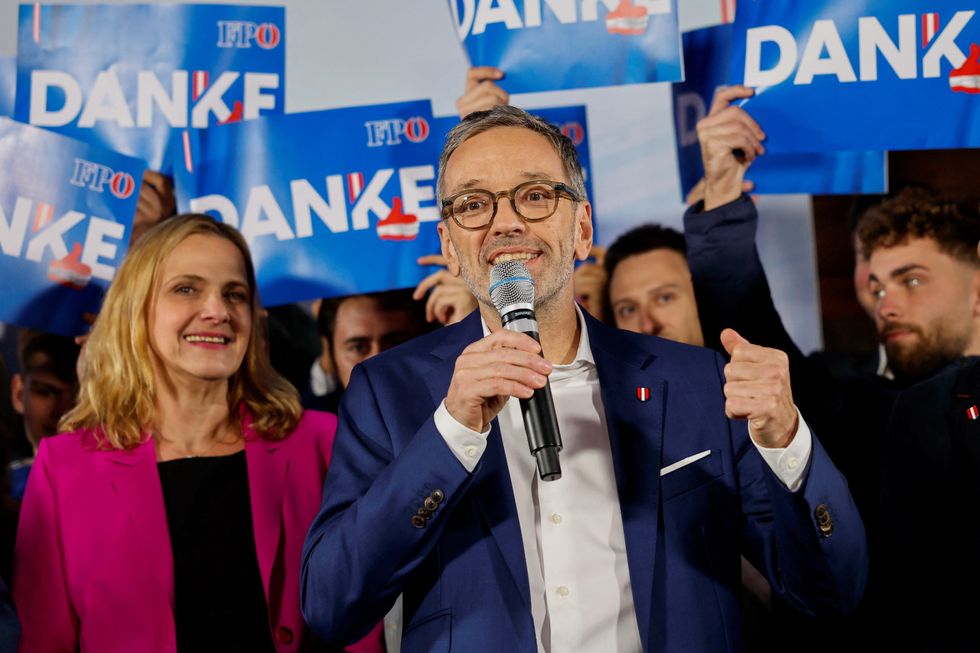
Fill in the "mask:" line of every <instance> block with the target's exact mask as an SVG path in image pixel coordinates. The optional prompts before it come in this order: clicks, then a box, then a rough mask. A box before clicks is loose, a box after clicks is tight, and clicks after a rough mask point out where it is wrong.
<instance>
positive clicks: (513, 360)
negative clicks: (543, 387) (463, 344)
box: [456, 340, 552, 376]
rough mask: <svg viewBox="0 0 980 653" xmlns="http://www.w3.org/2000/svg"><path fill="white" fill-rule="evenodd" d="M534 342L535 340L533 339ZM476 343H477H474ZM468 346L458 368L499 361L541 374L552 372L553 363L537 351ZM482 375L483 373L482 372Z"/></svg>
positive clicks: (482, 367)
mask: <svg viewBox="0 0 980 653" xmlns="http://www.w3.org/2000/svg"><path fill="white" fill-rule="evenodd" d="M532 342H535V344H537V343H536V341H534V340H532ZM474 344H475V343H474ZM469 349H470V347H467V348H466V349H464V350H463V352H462V353H461V354H460V355H459V358H457V359H456V367H457V368H458V369H476V370H480V369H485V368H488V367H489V366H491V365H494V364H497V363H506V364H508V365H516V366H519V367H525V368H527V369H531V370H534V371H536V372H538V373H539V374H550V373H551V368H552V366H551V363H549V362H548V361H547V360H545V359H544V358H542V357H541V356H540V355H538V353H537V352H532V351H528V350H526V349H516V348H513V347H497V348H493V349H487V350H478V351H469ZM481 376H482V373H481Z"/></svg>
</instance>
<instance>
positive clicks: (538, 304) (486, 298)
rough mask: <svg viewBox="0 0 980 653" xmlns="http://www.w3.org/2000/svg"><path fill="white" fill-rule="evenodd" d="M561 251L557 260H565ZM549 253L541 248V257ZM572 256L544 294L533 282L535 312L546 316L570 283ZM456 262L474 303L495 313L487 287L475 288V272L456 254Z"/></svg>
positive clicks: (572, 264)
mask: <svg viewBox="0 0 980 653" xmlns="http://www.w3.org/2000/svg"><path fill="white" fill-rule="evenodd" d="M452 247H453V248H455V247H456V245H455V244H453V245H452ZM563 249H564V248H562V247H559V248H558V252H557V254H556V255H557V256H558V257H559V258H566V257H565V252H564V251H563ZM573 250H574V248H573ZM549 253H550V254H554V251H553V250H550V251H549V250H547V249H544V248H542V254H541V255H542V256H544V255H546V254H549ZM574 256H575V255H574V251H573V252H572V254H571V256H568V257H567V258H569V259H570V260H569V261H568V262H567V265H564V266H563V267H562V268H561V276H560V278H558V279H556V283H555V285H554V286H553V287H552V288H549V289H547V291H546V292H542V290H543V288H542V287H541V284H539V282H538V281H535V283H534V291H535V292H534V307H535V311H536V312H538V313H544V314H547V313H548V312H549V309H550V304H551V302H552V301H553V300H554V299H555V298H556V297H558V296H559V295H561V291H562V290H563V289H564V288H565V286H567V285H568V284H569V283H570V282H571V279H572V273H573V272H574V270H575V258H574ZM456 260H457V261H459V272H460V274H459V276H460V277H462V278H463V283H465V284H466V287H467V288H468V289H469V291H470V294H471V295H473V296H474V297H475V298H476V301H477V302H479V303H480V304H482V305H484V306H486V307H487V308H490V309H493V310H494V311H496V310H497V307H496V306H494V304H493V301H492V300H491V299H490V289H489V288H488V287H477V285H476V284H477V276H478V275H477V274H475V273H474V272H475V271H474V270H470V269H468V268H467V266H466V264H464V263H463V258H462V257H460V256H459V254H458V253H457V255H456ZM539 317H540V315H539Z"/></svg>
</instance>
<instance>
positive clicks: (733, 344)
mask: <svg viewBox="0 0 980 653" xmlns="http://www.w3.org/2000/svg"><path fill="white" fill-rule="evenodd" d="M721 344H722V345H723V346H724V347H725V351H727V352H728V355H729V356H731V362H729V363H728V365H726V366H725V414H726V415H728V417H730V418H732V419H747V420H748V421H749V435H750V436H752V439H753V440H755V442H756V444H758V445H759V446H762V447H769V448H782V447H786V446H788V445H789V443H790V442H792V441H793V436H794V435H795V434H796V428H797V426H798V425H799V414H798V413H797V410H796V406H795V405H794V404H793V391H792V388H791V386H790V380H789V358H788V357H787V356H786V354H785V353H783V352H782V351H780V350H778V349H771V348H769V347H760V346H759V345H753V344H752V343H750V342H749V341H748V340H746V339H745V338H743V337H742V336H740V335H739V334H738V333H737V332H736V331H735V330H734V329H725V330H724V331H722V332H721Z"/></svg>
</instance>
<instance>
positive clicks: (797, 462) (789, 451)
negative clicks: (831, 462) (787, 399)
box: [752, 408, 813, 492]
mask: <svg viewBox="0 0 980 653" xmlns="http://www.w3.org/2000/svg"><path fill="white" fill-rule="evenodd" d="M796 418H797V420H798V424H799V426H797V427H796V435H795V436H793V441H792V442H790V443H789V446H788V447H782V448H778V449H770V448H768V447H760V446H759V445H758V444H756V443H755V440H752V444H755V448H756V449H758V450H759V454H760V455H761V456H762V459H763V460H765V461H766V464H767V465H769V468H770V469H771V470H772V473H773V474H775V475H776V478H778V479H779V480H780V481H781V482H782V484H783V485H785V486H786V489H788V490H789V491H790V492H796V491H797V490H799V489H800V486H801V485H802V484H803V474H804V473H805V472H806V468H807V465H809V464H810V453H811V452H812V451H813V444H812V441H811V440H812V437H811V435H810V427H809V426H807V424H806V422H805V421H804V420H803V416H802V415H800V409H799V408H797V409H796Z"/></svg>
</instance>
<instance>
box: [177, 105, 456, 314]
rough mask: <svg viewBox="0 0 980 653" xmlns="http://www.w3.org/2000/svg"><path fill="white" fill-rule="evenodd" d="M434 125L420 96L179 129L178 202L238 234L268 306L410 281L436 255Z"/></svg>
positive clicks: (419, 276)
mask: <svg viewBox="0 0 980 653" xmlns="http://www.w3.org/2000/svg"><path fill="white" fill-rule="evenodd" d="M432 124H433V118H432V107H431V104H430V103H429V102H428V101H419V102H401V103H395V104H385V105H374V106H366V107H355V108H348V109H334V110H329V111H314V112H309V113H295V114H288V115H283V116H272V117H269V118H260V119H258V120H252V121H248V122H243V123H239V124H234V125H224V126H217V127H212V128H210V129H206V130H189V131H185V132H181V133H180V134H178V135H177V138H176V140H177V142H178V143H179V145H178V146H179V148H180V149H181V150H182V154H181V156H180V158H179V160H178V162H177V165H176V166H175V188H176V192H177V205H178V207H179V208H180V210H181V211H194V212H197V213H210V214H212V215H214V216H216V217H217V218H220V219H221V220H223V221H224V222H226V223H228V224H231V225H233V226H235V227H236V228H238V229H239V230H240V231H241V232H242V234H243V235H244V236H245V239H246V240H247V241H248V243H249V246H250V247H251V250H252V256H253V258H254V259H255V266H256V273H257V275H258V282H259V290H260V294H261V296H262V301H263V302H264V303H265V304H267V305H270V306H274V305H277V304H284V303H288V302H295V301H301V300H305V299H313V298H317V297H330V296H336V295H350V294H355V293H366V292H375V291H379V290H389V289H392V288H406V287H410V286H414V285H416V284H417V283H418V282H419V281H421V280H422V278H423V277H424V276H425V273H426V270H425V269H424V268H422V267H420V266H419V265H418V264H417V263H416V262H415V261H416V259H417V258H418V257H419V256H422V255H425V254H432V253H435V252H438V251H439V236H438V233H437V231H436V223H437V222H438V221H439V219H440V211H439V207H438V206H437V204H436V189H435V184H436V163H437V160H438V156H439V150H440V147H441V142H439V141H438V139H436V138H433V129H432Z"/></svg>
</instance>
